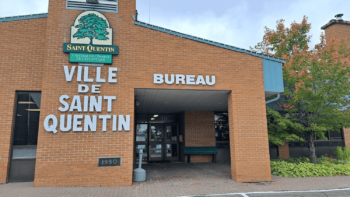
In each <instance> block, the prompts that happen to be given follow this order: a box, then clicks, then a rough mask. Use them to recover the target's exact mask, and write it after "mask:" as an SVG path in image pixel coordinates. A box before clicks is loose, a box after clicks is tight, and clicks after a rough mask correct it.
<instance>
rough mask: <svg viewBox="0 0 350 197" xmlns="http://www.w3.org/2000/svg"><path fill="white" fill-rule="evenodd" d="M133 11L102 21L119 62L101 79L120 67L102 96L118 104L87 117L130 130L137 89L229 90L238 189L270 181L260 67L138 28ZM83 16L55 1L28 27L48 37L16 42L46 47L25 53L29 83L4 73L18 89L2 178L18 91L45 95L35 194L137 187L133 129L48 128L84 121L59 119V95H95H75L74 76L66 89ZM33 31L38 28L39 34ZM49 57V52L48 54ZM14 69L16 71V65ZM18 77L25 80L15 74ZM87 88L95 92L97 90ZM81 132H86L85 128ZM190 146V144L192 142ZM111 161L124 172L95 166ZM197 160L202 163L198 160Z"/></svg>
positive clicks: (7, 94) (125, 8) (128, 1)
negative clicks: (196, 81)
mask: <svg viewBox="0 0 350 197" xmlns="http://www.w3.org/2000/svg"><path fill="white" fill-rule="evenodd" d="M135 9H136V0H119V9H118V10H119V12H118V13H117V14H115V13H103V14H105V15H106V16H107V18H108V19H109V21H110V23H111V27H112V28H113V30H114V35H113V40H114V43H113V44H114V45H119V51H120V54H119V55H117V56H113V64H112V65H109V66H106V65H105V66H103V67H102V77H105V78H106V77H107V73H108V67H117V68H118V74H117V79H118V83H117V84H109V83H103V84H101V94H100V95H99V96H112V95H115V96H117V100H116V101H115V102H113V106H112V112H111V113H108V112H107V110H106V105H103V109H102V112H101V113H96V112H91V113H83V115H99V114H102V115H105V114H113V115H114V114H116V115H128V114H129V115H131V120H130V122H131V123H133V122H134V99H135V95H134V90H135V88H153V89H187V90H229V91H231V92H230V93H229V94H228V106H229V107H228V111H229V124H230V151H231V168H232V170H231V173H232V178H233V179H235V180H236V181H238V182H256V181H270V180H271V173H270V160H269V146H268V138H267V122H266V111H265V92H264V77H263V65H262V59H261V58H259V57H256V56H252V55H249V54H246V53H240V52H235V51H231V50H227V49H223V48H220V47H215V46H211V45H208V44H204V43H200V42H196V41H193V40H188V39H184V38H181V37H178V36H174V35H170V34H167V33H162V32H159V31H155V30H151V29H148V28H145V27H141V26H137V25H135V24H134V21H133V19H132V17H131V15H133V14H135ZM79 13H81V11H79V10H67V9H66V0H50V2H49V12H48V18H47V19H33V20H28V21H43V23H40V24H39V26H40V25H41V24H44V22H45V21H46V24H47V25H46V27H42V31H37V30H35V31H32V32H34V33H37V32H46V34H40V36H33V37H32V36H29V34H21V35H19V34H18V37H20V39H19V41H21V43H20V44H24V43H26V44H28V45H33V44H34V45H37V44H38V45H40V46H41V47H42V48H41V49H40V50H38V51H35V49H34V48H29V47H28V48H25V49H26V50H24V51H23V52H24V54H25V55H26V59H30V60H31V62H33V64H31V65H28V67H25V66H23V63H21V61H19V63H18V64H16V65H18V66H23V67H25V68H28V70H23V73H24V75H13V73H12V76H11V78H10V77H8V78H6V75H7V74H8V75H10V74H11V72H13V71H10V69H12V67H8V68H6V67H5V65H8V64H5V65H2V66H3V67H2V69H3V68H6V69H7V70H8V71H6V72H8V73H4V72H5V71H3V70H2V73H1V76H0V79H4V77H5V78H6V79H7V81H8V82H7V83H6V85H7V86H11V87H12V86H13V87H12V89H2V91H3V92H2V95H1V96H2V98H5V100H6V102H3V107H4V108H6V110H5V111H6V113H3V114H2V115H1V118H2V119H1V123H0V124H2V126H3V127H2V128H1V130H2V132H1V137H2V138H1V154H2V155H1V158H0V159H1V162H2V163H1V165H2V166H1V169H0V172H1V173H5V172H6V171H7V169H6V165H7V164H5V163H7V162H8V154H9V144H10V143H9V142H10V136H11V122H12V117H13V116H12V115H13V104H14V98H13V97H14V91H15V90H42V98H41V113H40V127H39V137H38V149H37V160H36V170H35V181H34V185H35V186H36V187H41V186H121V185H131V184H132V173H133V163H134V161H133V147H134V140H133V139H134V125H133V124H131V125H130V131H129V132H128V131H122V132H112V131H111V127H112V126H111V122H109V123H108V125H107V132H102V131H101V127H102V126H101V121H99V122H98V125H97V128H98V129H97V132H72V131H69V132H61V131H58V133H57V134H53V133H49V132H46V131H45V130H44V127H43V124H44V119H45V117H46V116H48V115H49V114H53V115H55V116H56V117H59V116H60V115H61V114H65V115H67V114H73V115H74V114H81V113H79V112H70V113H62V112H59V111H58V107H60V104H59V97H60V96H61V95H68V96H69V97H70V98H72V97H73V96H74V95H80V96H85V95H90V94H83V95H82V94H78V93H77V86H78V84H83V82H77V81H76V80H75V79H76V77H77V76H76V73H75V74H74V76H73V80H72V82H66V80H65V76H64V72H63V66H64V65H67V66H68V67H69V69H70V68H72V66H77V64H73V63H69V61H68V54H65V53H63V52H62V45H63V43H64V42H69V40H70V26H71V25H72V24H73V22H74V20H75V18H76V16H77V15H78V14H79ZM6 23H7V24H6ZM6 23H0V25H4V24H6V25H9V26H13V25H15V24H17V22H6ZM19 23H24V24H25V23H28V22H26V21H21V22H19ZM16 27H17V26H16ZM32 27H33V26H30V27H29V26H28V27H26V28H28V29H30V28H32ZM26 28H23V27H22V26H18V27H17V28H16V29H18V30H21V32H31V31H26ZM35 28H36V29H37V28H38V27H37V26H35ZM39 28H40V27H39ZM1 29H2V28H1ZM13 34H16V33H13ZM16 35H17V34H16ZM27 35H28V37H29V38H30V39H31V40H30V41H29V38H28V39H27V40H25V39H24V38H22V37H26V36H27ZM21 36H22V37H21ZM8 37H9V38H8V39H10V40H13V41H14V42H16V41H15V39H18V38H16V36H13V37H11V36H10V35H8ZM2 39H3V38H2ZM33 39H34V40H33ZM4 40H5V39H4ZM9 44H11V43H9ZM44 44H45V45H44ZM22 46H23V45H22ZM13 47H17V46H13ZM18 47H19V46H18ZM0 50H3V49H2V48H1V49H0ZM20 51H21V50H20V49H19V48H18V49H17V50H14V52H13V53H12V54H13V55H15V57H18V58H19V57H21V55H22V54H21V53H19V52H20ZM43 51H45V53H44V54H43V53H42V52H43ZM16 55H17V56H16ZM7 56H8V55H7V53H3V52H2V51H1V53H0V57H1V59H2V60H3V59H5V60H7V61H10V60H8V59H10V58H8V57H7ZM6 58H7V59H6ZM12 61H13V63H16V62H18V59H13V60H12ZM3 62H4V61H2V63H3ZM5 62H6V61H5ZM10 63H11V62H10ZM41 66H42V67H41ZM38 67H40V69H38ZM90 68H91V69H92V71H91V72H90V76H94V74H95V73H94V67H90ZM15 71H16V72H17V71H18V72H22V71H21V70H17V69H16V70H15ZM155 73H159V74H179V73H181V74H183V75H215V76H216V84H215V85H214V86H202V85H201V86H191V85H182V84H179V85H175V84H174V85H167V84H161V85H158V84H154V83H153V74H155ZM23 76H28V77H30V79H31V80H32V81H30V80H25V81H24V82H20V81H21V80H22V79H24V78H25V77H23ZM28 81H29V82H28ZM2 84H3V83H2ZM92 84H96V83H92ZM88 85H89V86H91V83H90V84H88ZM9 90H10V91H9ZM11 91H12V92H11ZM69 103H70V102H69ZM188 113H189V114H191V113H197V112H188ZM200 113H207V114H211V115H210V116H211V117H210V119H211V120H210V121H211V122H214V117H213V113H212V112H200ZM208 117H209V115H208ZM3 120H6V121H3ZM82 124H84V122H83V121H82ZM197 126H198V125H197ZM213 128H214V125H213ZM212 135H213V136H212V137H211V138H213V139H214V140H213V141H208V143H213V145H215V144H214V143H215V132H214V129H213V133H212ZM197 137H198V136H197ZM186 138H188V136H187V135H186ZM185 140H187V139H185ZM186 143H187V142H186ZM188 143H189V145H195V144H196V143H198V142H197V141H193V140H192V141H188ZM3 155H4V158H3ZM112 156H120V157H122V164H121V166H120V167H104V168H99V167H98V166H97V160H98V158H99V157H112ZM199 160H204V159H202V158H200V159H199ZM5 174H6V173H5Z"/></svg>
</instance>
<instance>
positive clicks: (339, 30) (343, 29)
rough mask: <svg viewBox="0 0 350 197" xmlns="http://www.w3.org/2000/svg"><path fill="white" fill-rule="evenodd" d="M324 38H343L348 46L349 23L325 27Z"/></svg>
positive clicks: (349, 37)
mask: <svg viewBox="0 0 350 197" xmlns="http://www.w3.org/2000/svg"><path fill="white" fill-rule="evenodd" d="M325 36H326V39H330V38H332V37H335V38H342V39H345V41H346V42H347V44H348V46H350V25H343V24H334V25H331V26H329V27H328V28H326V29H325Z"/></svg>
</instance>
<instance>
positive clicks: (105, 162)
mask: <svg viewBox="0 0 350 197" xmlns="http://www.w3.org/2000/svg"><path fill="white" fill-rule="evenodd" d="M121 165H122V158H121V157H103V158H98V167H110V166H121Z"/></svg>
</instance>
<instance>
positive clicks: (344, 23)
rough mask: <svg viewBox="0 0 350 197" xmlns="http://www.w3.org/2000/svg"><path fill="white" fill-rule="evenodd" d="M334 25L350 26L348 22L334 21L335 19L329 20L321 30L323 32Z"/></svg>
mask: <svg viewBox="0 0 350 197" xmlns="http://www.w3.org/2000/svg"><path fill="white" fill-rule="evenodd" d="M335 24H341V25H350V21H343V20H335V19H332V20H330V21H329V22H328V23H327V24H325V25H323V26H322V27H321V29H322V30H325V29H327V28H328V27H330V26H332V25H335Z"/></svg>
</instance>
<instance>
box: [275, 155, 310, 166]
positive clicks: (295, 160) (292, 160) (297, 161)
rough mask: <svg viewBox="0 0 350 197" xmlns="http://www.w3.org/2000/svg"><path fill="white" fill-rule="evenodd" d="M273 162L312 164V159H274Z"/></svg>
mask: <svg viewBox="0 0 350 197" xmlns="http://www.w3.org/2000/svg"><path fill="white" fill-rule="evenodd" d="M271 161H284V162H287V163H295V164H298V163H310V159H309V158H308V157H299V158H289V159H282V158H279V159H272V160H271Z"/></svg>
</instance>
